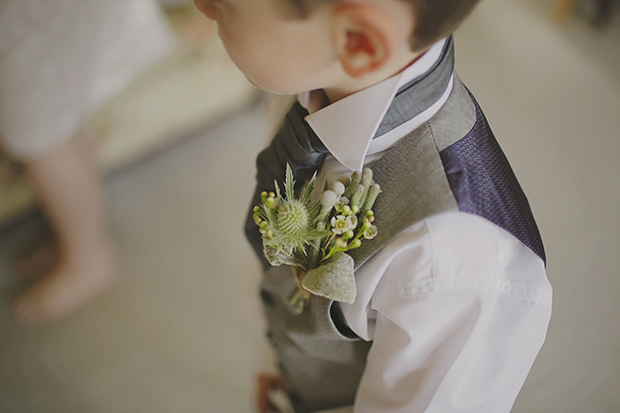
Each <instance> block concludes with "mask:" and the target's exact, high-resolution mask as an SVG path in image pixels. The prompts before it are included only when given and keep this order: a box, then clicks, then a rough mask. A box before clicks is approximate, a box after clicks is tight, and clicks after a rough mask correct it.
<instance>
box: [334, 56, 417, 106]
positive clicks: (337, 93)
mask: <svg viewBox="0 0 620 413" xmlns="http://www.w3.org/2000/svg"><path fill="white" fill-rule="evenodd" d="M427 51H428V49H426V50H424V51H422V52H420V53H419V54H417V55H415V56H414V57H413V59H411V56H407V57H405V58H406V59H408V60H406V62H407V63H406V64H404V65H402V64H401V65H398V64H395V65H394V66H395V67H396V70H394V69H393V68H389V69H387V70H383V71H381V72H380V73H371V74H369V75H367V76H364V77H363V78H360V79H356V78H351V77H348V78H347V79H346V80H344V81H343V82H341V83H340V84H338V85H334V86H330V87H325V88H323V91H324V92H325V95H327V98H328V99H329V102H330V103H335V102H337V101H339V100H341V99H344V98H346V97H347V96H350V95H352V94H354V93H357V92H359V91H361V90H364V89H366V88H368V87H370V86H373V85H375V84H377V83H380V82H383V81H384V80H386V79H389V78H390V77H392V76H396V75H398V74H399V73H401V72H402V71H403V70H405V69H407V68H408V67H409V66H411V65H412V64H414V63H415V62H417V61H418V60H419V59H420V58H421V57H422V56H424V54H425V53H426V52H427Z"/></svg>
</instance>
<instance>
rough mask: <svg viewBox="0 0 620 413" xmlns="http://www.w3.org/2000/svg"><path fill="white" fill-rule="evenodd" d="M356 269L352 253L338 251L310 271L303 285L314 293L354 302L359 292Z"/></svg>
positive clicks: (344, 301)
mask: <svg viewBox="0 0 620 413" xmlns="http://www.w3.org/2000/svg"><path fill="white" fill-rule="evenodd" d="M354 269H355V263H354V261H353V258H351V256H350V255H348V254H345V253H342V252H341V253H337V254H334V256H333V257H332V258H330V259H329V260H327V261H326V262H325V263H324V264H321V265H320V266H319V267H317V268H315V269H313V270H310V271H308V273H307V274H306V275H305V277H304V278H303V281H302V282H301V285H302V287H304V288H305V289H306V290H307V291H309V292H310V293H312V294H315V295H319V296H321V297H325V298H329V299H330V300H336V301H341V302H343V303H348V304H352V303H353V302H354V301H355V296H356V293H357V289H356V287H355V275H354Z"/></svg>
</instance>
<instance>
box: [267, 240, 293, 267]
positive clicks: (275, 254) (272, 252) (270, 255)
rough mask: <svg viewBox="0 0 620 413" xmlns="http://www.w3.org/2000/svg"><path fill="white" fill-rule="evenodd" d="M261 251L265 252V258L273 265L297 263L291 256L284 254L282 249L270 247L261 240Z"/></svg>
mask: <svg viewBox="0 0 620 413" xmlns="http://www.w3.org/2000/svg"><path fill="white" fill-rule="evenodd" d="M263 253H264V254H265V258H267V261H269V264H271V265H272V266H273V267H278V266H280V265H282V264H284V265H297V262H296V261H295V259H294V258H292V257H291V256H289V255H287V254H285V253H284V252H283V251H282V250H280V249H277V248H273V247H270V246H269V245H267V244H266V242H265V241H264V240H263Z"/></svg>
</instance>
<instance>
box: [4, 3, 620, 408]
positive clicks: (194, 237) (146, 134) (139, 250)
mask: <svg viewBox="0 0 620 413" xmlns="http://www.w3.org/2000/svg"><path fill="white" fill-rule="evenodd" d="M618 3H620V2H619V1H617V0H483V1H482V2H481V4H480V5H479V7H478V8H477V10H476V11H475V12H474V14H473V15H472V16H471V18H469V20H467V21H466V22H465V24H464V25H463V26H462V27H461V28H460V29H459V30H458V32H457V33H456V37H455V39H456V50H457V71H458V73H459V76H460V77H461V79H462V80H463V81H464V82H465V84H466V85H467V86H468V87H469V88H470V89H471V90H472V91H473V93H474V94H475V95H476V98H477V99H478V101H479V103H480V105H481V106H482V108H483V109H484V110H485V112H486V115H487V116H488V118H489V121H490V123H491V126H492V128H493V130H494V132H495V134H496V136H497V138H498V140H499V142H500V144H501V145H502V147H503V149H504V151H505V152H506V153H507V155H508V158H509V159H510V160H511V163H512V166H513V168H514V170H515V172H516V174H517V176H518V178H519V180H520V182H521V184H522V186H523V188H524V190H525V192H526V194H527V195H528V197H529V200H530V203H531V205H532V208H533V211H534V214H535V216H536V219H537V221H538V224H539V227H540V229H541V232H542V235H543V239H544V241H545V245H546V249H547V255H548V274H549V278H550V280H551V282H552V284H553V286H554V312H553V317H552V320H551V325H550V328H549V333H548V337H547V342H546V344H545V346H544V347H543V349H542V351H541V353H540V355H539V357H538V359H537V361H536V363H535V364H534V368H533V369H532V372H531V374H530V376H529V378H528V380H527V381H526V384H525V386H524V388H523V390H522V392H521V394H520V396H519V398H518V399H517V403H516V405H515V407H514V410H513V411H514V412H524V413H525V412H527V413H532V412H540V413H542V412H545V413H546V412H563V413H565V412H575V413H577V412H579V413H582V412H585V411H590V412H609V413H614V412H618V411H620V392H618V389H620V363H619V362H618V360H620V323H619V322H618V320H617V317H618V314H620V300H619V299H618V296H620V274H619V272H620V270H619V268H620V254H619V253H618V252H619V251H620V235H619V233H620V218H619V215H618V214H617V210H618V205H619V204H620V184H618V179H619V178H620V163H619V162H618V160H617V157H618V156H619V155H620V4H618ZM162 6H163V7H165V19H166V21H167V24H168V25H169V26H170V28H171V31H172V33H173V38H174V41H173V42H171V43H170V46H169V48H168V49H167V51H166V53H162V55H161V57H160V58H158V59H156V60H154V61H153V62H152V63H150V64H149V65H148V67H146V68H145V69H144V70H142V71H141V73H140V74H139V75H136V76H134V77H132V79H131V82H129V83H128V84H127V85H125V86H124V87H123V88H122V90H121V91H120V92H117V93H115V95H114V96H113V97H112V98H110V99H107V100H106V102H105V104H103V105H101V106H100V107H98V108H97V109H96V110H95V111H93V112H92V113H90V114H89V117H88V125H89V127H90V128H91V130H92V131H94V135H95V137H96V139H97V142H98V145H97V147H98V151H97V159H98V165H99V167H100V168H101V170H102V171H104V173H105V177H106V179H105V182H104V195H105V206H106V211H107V215H106V217H107V221H108V225H109V228H110V231H111V234H112V238H113V239H114V242H115V244H116V247H117V253H118V259H119V268H120V270H119V271H120V274H119V278H118V282H117V283H116V284H115V286H114V287H113V289H112V290H111V291H109V292H108V293H106V294H104V295H103V296H100V297H98V298H97V299H95V300H94V301H93V302H91V303H90V304H88V305H87V306H85V307H84V308H82V309H80V310H79V311H77V312H76V313H74V314H73V315H71V316H70V317H68V318H67V319H65V320H63V321H60V322H57V323H53V324H50V325H46V326H42V327H34V328H25V327H22V326H20V325H19V324H18V323H17V322H16V321H15V320H14V317H13V316H12V314H11V313H10V311H9V300H10V297H11V296H12V295H13V294H14V293H15V291H17V290H18V289H19V287H20V285H21V284H23V282H22V280H19V279H18V277H17V275H16V271H15V268H14V262H15V261H16V260H17V259H19V258H20V257H21V256H22V255H23V254H24V251H26V250H27V249H28V248H30V246H32V245H36V244H37V243H39V242H41V240H47V239H50V238H52V237H53V234H52V231H51V229H50V226H49V223H48V222H47V220H46V219H45V217H44V215H43V214H42V212H41V210H40V208H39V207H38V206H37V203H36V202H35V201H34V196H33V191H32V189H31V187H30V186H29V184H28V182H27V180H26V179H25V177H24V175H23V173H22V170H21V167H20V165H19V164H18V163H15V162H13V161H10V160H9V158H8V157H6V156H5V157H0V292H1V297H2V299H1V301H0V412H2V413H5V412H6V413H22V412H23V413H31V412H37V413H39V412H40V413H47V412H49V413H57V412H63V413H70V412H89V413H90V412H93V413H108V412H110V413H111V412H136V413H140V412H149V413H159V412H161V413H164V412H166V413H167V412H172V411H174V412H188V413H193V412H253V411H255V410H254V405H255V403H254V401H255V390H256V387H255V384H256V377H257V374H258V372H268V371H271V370H272V369H273V368H272V367H271V362H272V355H271V353H270V350H269V349H268V348H267V347H266V344H265V340H264V339H263V332H264V327H263V322H262V317H261V313H260V306H259V303H258V299H257V285H258V282H259V275H258V274H259V271H258V264H257V263H256V262H255V261H254V259H253V256H252V255H251V252H250V248H249V246H248V245H247V244H246V241H245V239H244V238H243V235H242V231H241V227H242V221H243V217H244V216H245V211H246V208H247V207H248V205H247V203H248V200H249V194H251V192H252V191H253V188H254V184H253V176H254V158H255V156H256V154H257V152H258V151H259V150H260V149H261V148H262V147H264V146H265V145H266V143H267V141H268V137H269V135H270V133H271V131H270V129H271V128H272V127H273V122H272V121H270V120H269V119H270V117H271V118H272V117H273V105H272V104H271V103H268V102H270V99H266V97H265V95H263V94H261V93H258V92H257V91H255V90H254V89H253V88H252V87H251V86H249V84H248V83H247V82H246V81H245V79H244V77H243V76H242V75H241V74H240V73H239V72H238V71H237V70H236V69H235V67H234V66H233V65H232V63H231V62H230V61H229V60H228V58H227V56H226V54H225V52H224V50H223V48H222V46H221V44H220V43H219V41H218V39H217V35H216V33H215V27H214V26H213V25H212V24H210V23H209V22H208V21H207V20H206V19H204V18H202V17H201V16H200V15H199V14H198V13H197V12H196V11H195V10H194V9H193V7H192V6H191V4H189V3H188V2H186V1H182V0H179V1H166V2H163V4H162Z"/></svg>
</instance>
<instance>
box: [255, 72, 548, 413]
mask: <svg viewBox="0 0 620 413" xmlns="http://www.w3.org/2000/svg"><path fill="white" fill-rule="evenodd" d="M372 169H373V171H374V179H375V181H377V182H378V183H379V184H380V185H381V188H382V190H383V192H382V194H381V195H380V196H379V198H378V199H377V202H376V204H375V206H374V208H373V210H374V212H375V217H376V221H375V224H376V225H377V227H378V229H379V234H378V236H377V237H376V238H375V239H374V240H372V241H367V242H364V243H363V244H362V247H360V248H359V249H357V250H352V251H351V252H350V255H351V256H352V257H353V258H354V260H355V264H356V268H359V267H360V266H361V265H363V264H364V262H366V260H368V259H369V258H370V257H372V256H373V255H374V254H375V253H376V252H377V251H379V250H380V249H381V248H383V247H384V246H385V245H386V244H388V243H389V242H390V241H391V240H393V239H394V238H395V237H397V236H398V235H399V234H401V233H402V232H403V231H404V230H405V229H406V228H408V227H409V226H411V225H412V224H414V223H416V222H418V221H420V220H423V219H425V218H427V217H430V216H433V215H436V214H440V213H443V212H448V211H462V212H467V213H471V214H476V215H479V216H482V217H484V218H486V219H488V220H489V221H491V222H493V223H495V224H496V225H498V226H500V227H502V228H504V229H505V230H507V231H509V232H510V233H512V234H513V235H514V236H515V237H517V238H518V239H519V240H520V241H521V242H523V243H524V244H525V245H527V246H528V247H529V248H531V249H532V251H534V252H535V253H536V254H537V255H538V256H539V257H540V258H541V259H543V260H544V259H545V257H544V250H543V248H542V241H541V239H540V234H539V233H538V229H537V227H536V224H535V222H534V219H533V217H532V214H531V211H530V209H529V205H528V203H527V199H526V198H525V195H524V194H523V192H522V191H521V188H520V187H519V184H518V183H517V181H516V178H515V177H514V174H513V173H512V170H511V169H510V166H509V164H508V162H507V160H506V158H505V157H504V155H503V153H502V152H501V149H499V146H498V145H497V142H496V141H495V138H494V137H493V134H492V133H491V130H490V128H489V126H488V124H487V122H486V119H485V117H484V115H483V114H482V111H481V110H480V108H479V107H478V105H477V103H476V102H475V100H474V99H473V97H472V96H471V95H470V94H469V92H468V91H467V89H466V88H465V87H464V86H463V84H462V83H461V82H460V81H459V79H458V78H457V77H456V76H455V83H454V87H453V90H452V92H451V94H450V97H449V98H448V101H447V102H446V104H445V105H444V106H443V108H442V109H441V110H440V111H439V112H438V113H437V114H436V115H435V116H434V117H433V118H432V119H431V120H430V121H429V122H427V123H425V124H424V125H422V126H421V127H419V128H418V129H416V130H415V131H413V132H412V133H410V134H409V135H407V136H406V137H404V138H403V139H402V140H401V141H400V142H399V143H398V144H397V145H396V146H394V148H392V149H391V150H390V151H388V153H387V154H386V155H385V156H383V157H382V158H381V159H380V160H379V161H378V162H377V163H376V164H375V165H374V166H373V168H372ZM295 288H296V283H295V280H294V279H293V276H292V273H291V269H290V268H288V267H284V266H282V267H272V268H269V269H268V270H267V271H266V272H265V275H264V280H263V283H262V286H261V298H262V301H263V304H264V311H265V314H266V316H267V321H268V324H269V328H270V331H269V333H268V339H269V342H270V343H271V344H272V345H273V347H274V348H275V350H276V351H277V354H278V357H279V361H280V363H279V368H280V372H281V374H282V377H283V379H284V381H285V382H286V384H287V386H288V390H289V394H290V397H291V401H292V402H293V405H294V407H295V411H296V412H297V413H304V412H313V411H317V410H323V409H328V408H336V407H340V406H347V405H352V404H353V402H354V399H355V394H356V390H357V387H358V385H359V382H360V379H361V376H362V373H363V371H364V366H365V363H366V356H367V354H368V351H369V350H370V347H371V345H372V342H366V341H363V340H361V339H359V338H358V337H357V336H356V335H355V333H353V332H352V331H351V330H350V329H349V328H348V327H347V325H346V322H345V321H344V318H343V317H342V314H341V313H340V310H339V306H338V305H334V303H333V302H332V301H330V300H327V299H324V298H321V297H317V296H312V297H311V299H310V302H309V304H308V305H307V307H306V309H305V310H304V312H302V313H301V314H299V315H297V314H296V313H295V311H294V310H293V309H292V308H291V307H290V306H289V304H288V301H289V297H290V296H291V294H292V292H293V291H294V290H295Z"/></svg>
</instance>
